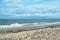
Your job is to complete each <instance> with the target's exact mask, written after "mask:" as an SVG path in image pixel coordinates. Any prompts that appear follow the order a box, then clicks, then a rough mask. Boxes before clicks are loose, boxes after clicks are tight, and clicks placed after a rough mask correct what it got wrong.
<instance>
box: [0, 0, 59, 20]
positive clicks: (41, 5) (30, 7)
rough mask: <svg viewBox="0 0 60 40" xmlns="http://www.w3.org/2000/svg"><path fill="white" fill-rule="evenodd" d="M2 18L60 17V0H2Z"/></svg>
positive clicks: (0, 16) (0, 6)
mask: <svg viewBox="0 0 60 40" xmlns="http://www.w3.org/2000/svg"><path fill="white" fill-rule="evenodd" d="M0 19H60V0H0Z"/></svg>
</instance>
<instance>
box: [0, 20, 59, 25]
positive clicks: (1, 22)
mask: <svg viewBox="0 0 60 40" xmlns="http://www.w3.org/2000/svg"><path fill="white" fill-rule="evenodd" d="M38 22H60V20H59V19H0V25H10V24H14V23H19V24H21V23H22V24H23V23H38Z"/></svg>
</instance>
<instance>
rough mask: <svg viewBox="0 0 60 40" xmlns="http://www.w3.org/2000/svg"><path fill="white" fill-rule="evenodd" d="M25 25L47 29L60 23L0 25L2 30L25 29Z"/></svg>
mask: <svg viewBox="0 0 60 40" xmlns="http://www.w3.org/2000/svg"><path fill="white" fill-rule="evenodd" d="M24 25H26V26H27V25H32V26H36V28H37V26H39V27H41V26H42V27H45V26H54V25H60V22H51V23H24V24H19V23H14V24H11V25H0V28H9V27H24Z"/></svg>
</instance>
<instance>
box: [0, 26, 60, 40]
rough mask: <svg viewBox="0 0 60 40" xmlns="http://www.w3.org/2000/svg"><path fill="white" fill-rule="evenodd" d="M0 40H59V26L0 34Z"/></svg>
mask: <svg viewBox="0 0 60 40" xmlns="http://www.w3.org/2000/svg"><path fill="white" fill-rule="evenodd" d="M0 40H60V26H59V27H56V28H43V29H38V30H31V31H21V32H16V33H0Z"/></svg>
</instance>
